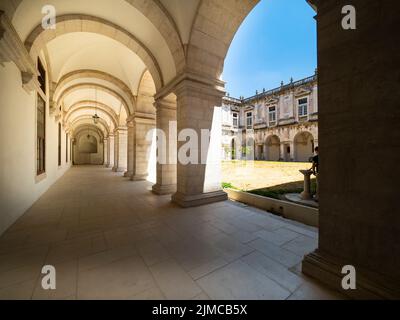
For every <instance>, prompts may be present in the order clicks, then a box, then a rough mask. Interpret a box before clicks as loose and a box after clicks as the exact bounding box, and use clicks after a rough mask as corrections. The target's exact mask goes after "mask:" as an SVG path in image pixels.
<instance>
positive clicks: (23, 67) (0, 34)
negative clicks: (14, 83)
mask: <svg viewBox="0 0 400 320" xmlns="http://www.w3.org/2000/svg"><path fill="white" fill-rule="evenodd" d="M0 58H1V60H0V63H2V64H3V63H4V62H11V61H12V62H14V63H15V65H16V66H17V67H18V69H19V70H20V71H21V82H22V87H23V88H24V89H25V90H26V91H27V92H28V93H30V92H31V91H33V90H38V89H39V88H40V85H39V82H38V80H37V76H38V72H37V70H36V65H35V62H34V61H33V60H32V58H31V57H30V56H29V53H28V51H27V50H26V49H25V46H24V44H23V42H22V41H21V39H20V37H19V35H18V33H17V31H16V30H15V29H14V27H13V25H12V23H11V22H10V20H9V19H8V17H7V15H6V14H5V13H4V11H0Z"/></svg>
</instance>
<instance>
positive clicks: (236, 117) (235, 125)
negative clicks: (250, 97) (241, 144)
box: [232, 112, 239, 128]
mask: <svg viewBox="0 0 400 320" xmlns="http://www.w3.org/2000/svg"><path fill="white" fill-rule="evenodd" d="M232 116H233V126H234V127H235V128H237V127H238V126H239V118H238V114H237V113H236V112H234V113H233V114H232Z"/></svg>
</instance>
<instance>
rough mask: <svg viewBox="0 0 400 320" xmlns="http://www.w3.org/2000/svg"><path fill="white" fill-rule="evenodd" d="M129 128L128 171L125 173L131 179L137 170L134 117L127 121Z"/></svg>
mask: <svg viewBox="0 0 400 320" xmlns="http://www.w3.org/2000/svg"><path fill="white" fill-rule="evenodd" d="M126 125H127V127H128V131H127V143H128V150H127V152H128V153H127V171H126V172H125V173H124V176H125V177H131V176H132V175H133V173H134V170H135V125H134V117H130V118H128V120H127V121H126Z"/></svg>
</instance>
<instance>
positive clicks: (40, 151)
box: [36, 94, 46, 175]
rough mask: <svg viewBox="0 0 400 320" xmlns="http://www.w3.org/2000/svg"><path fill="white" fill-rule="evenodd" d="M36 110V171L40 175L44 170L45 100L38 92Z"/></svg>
mask: <svg viewBox="0 0 400 320" xmlns="http://www.w3.org/2000/svg"><path fill="white" fill-rule="evenodd" d="M36 112H37V115H36V127H37V129H36V132H37V133H36V135H37V139H36V140H37V141H36V173H37V175H40V174H42V173H44V172H45V171H46V163H45V159H46V102H45V101H44V100H43V98H42V97H41V96H40V95H39V94H38V95H37V106H36Z"/></svg>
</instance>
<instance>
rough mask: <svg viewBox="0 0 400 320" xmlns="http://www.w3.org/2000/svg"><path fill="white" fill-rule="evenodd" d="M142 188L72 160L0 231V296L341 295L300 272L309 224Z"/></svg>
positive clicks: (311, 231)
mask: <svg viewBox="0 0 400 320" xmlns="http://www.w3.org/2000/svg"><path fill="white" fill-rule="evenodd" d="M150 189H151V184H150V183H148V182H132V181H128V180H126V179H124V178H122V177H121V175H120V174H116V173H113V172H111V170H109V169H106V168H103V167H99V166H79V167H72V168H71V169H70V170H69V171H68V172H67V173H66V174H65V175H64V176H63V177H62V178H61V179H59V180H58V182H57V183H56V184H54V185H53V186H52V187H51V188H50V189H49V190H48V191H47V192H46V193H45V194H44V195H43V196H42V197H41V198H40V199H39V200H38V201H37V202H36V203H35V204H34V205H33V206H32V207H31V208H30V209H29V210H28V211H27V212H26V213H25V215H24V216H22V217H21V218H20V219H19V220H18V221H17V222H16V223H15V224H14V225H13V226H12V227H11V228H10V229H9V230H8V231H7V232H6V233H5V234H4V235H3V236H2V237H1V238H0V298H2V299H5V298H8V299H12V298H16V299H50V298H51V299H336V298H341V296H340V295H339V294H337V293H335V292H333V291H330V290H328V289H326V288H324V287H322V286H320V285H319V284H317V283H315V282H314V281H312V280H311V279H310V278H307V277H306V276H304V275H302V274H301V272H300V262H301V260H302V258H303V255H304V254H306V253H308V252H310V251H312V250H314V249H315V248H316V247H317V237H318V233H317V230H316V229H315V228H311V227H308V226H304V225H301V224H299V223H295V222H292V221H288V220H284V219H282V218H280V217H276V216H273V215H271V214H268V213H266V212H263V211H260V210H257V209H254V208H250V207H246V206H244V205H241V204H238V203H234V202H231V201H225V202H222V203H216V204H211V205H206V206H202V207H197V208H188V209H182V208H179V207H177V206H175V205H174V204H171V203H170V196H156V195H153V194H152V193H151V192H150V191H149V190H150ZM43 265H53V266H54V267H55V268H56V271H57V273H56V280H57V282H56V285H57V288H56V290H50V291H44V290H43V289H42V287H41V280H42V276H43V275H41V269H42V267H43Z"/></svg>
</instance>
